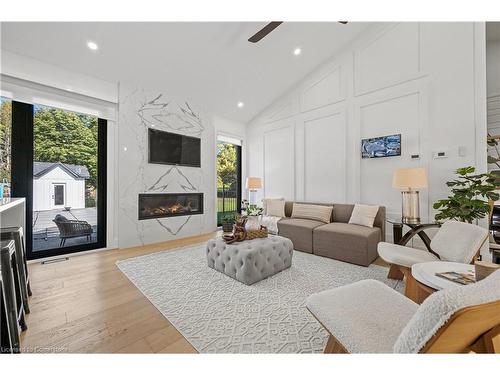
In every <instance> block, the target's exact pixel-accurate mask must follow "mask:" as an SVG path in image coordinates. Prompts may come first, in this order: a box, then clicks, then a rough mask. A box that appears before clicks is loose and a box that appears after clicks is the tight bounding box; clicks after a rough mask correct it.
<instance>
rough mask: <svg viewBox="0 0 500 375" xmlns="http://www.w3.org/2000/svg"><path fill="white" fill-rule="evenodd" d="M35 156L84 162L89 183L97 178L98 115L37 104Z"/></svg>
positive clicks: (55, 160) (61, 160)
mask: <svg viewBox="0 0 500 375" xmlns="http://www.w3.org/2000/svg"><path fill="white" fill-rule="evenodd" d="M33 132H34V134H33V137H34V159H35V160H36V161H47V162H62V163H68V164H77V165H84V166H86V167H87V168H88V170H89V173H90V180H89V181H88V183H89V185H91V186H94V187H95V186H96V182H97V118H96V117H93V116H87V115H82V114H77V113H73V112H68V111H64V110H60V109H55V108H48V107H35V116H34V130H33Z"/></svg>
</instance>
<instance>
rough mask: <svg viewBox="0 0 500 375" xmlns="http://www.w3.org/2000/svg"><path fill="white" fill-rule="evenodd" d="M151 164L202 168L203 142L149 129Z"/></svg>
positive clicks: (185, 136)
mask: <svg viewBox="0 0 500 375" xmlns="http://www.w3.org/2000/svg"><path fill="white" fill-rule="evenodd" d="M148 138H149V142H148V143H149V157H148V161H149V163H153V164H170V165H182V166H187V167H200V166H201V140H200V138H196V137H189V136H187V135H181V134H176V133H169V132H165V131H161V130H156V129H151V128H150V129H148Z"/></svg>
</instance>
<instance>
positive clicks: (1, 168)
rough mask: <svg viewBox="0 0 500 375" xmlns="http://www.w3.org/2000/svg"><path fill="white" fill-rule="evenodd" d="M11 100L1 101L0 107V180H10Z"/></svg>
mask: <svg viewBox="0 0 500 375" xmlns="http://www.w3.org/2000/svg"><path fill="white" fill-rule="evenodd" d="M11 126H12V102H11V101H10V100H3V99H2V101H1V108H0V182H2V181H3V180H4V179H5V180H7V181H9V182H10V152H11Z"/></svg>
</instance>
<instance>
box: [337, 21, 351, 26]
mask: <svg viewBox="0 0 500 375" xmlns="http://www.w3.org/2000/svg"><path fill="white" fill-rule="evenodd" d="M337 22H338V23H341V24H342V25H345V24H346V23H348V22H349V21H337Z"/></svg>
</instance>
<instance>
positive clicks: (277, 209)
mask: <svg viewBox="0 0 500 375" xmlns="http://www.w3.org/2000/svg"><path fill="white" fill-rule="evenodd" d="M266 215H267V216H278V217H285V200H284V199H281V200H278V199H271V200H268V201H267V205H266Z"/></svg>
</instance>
